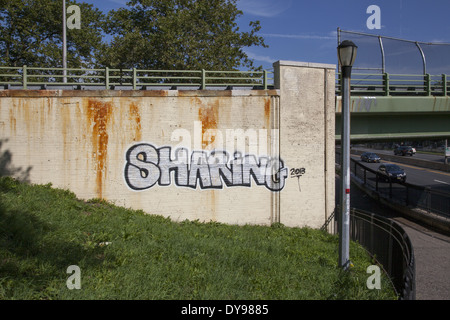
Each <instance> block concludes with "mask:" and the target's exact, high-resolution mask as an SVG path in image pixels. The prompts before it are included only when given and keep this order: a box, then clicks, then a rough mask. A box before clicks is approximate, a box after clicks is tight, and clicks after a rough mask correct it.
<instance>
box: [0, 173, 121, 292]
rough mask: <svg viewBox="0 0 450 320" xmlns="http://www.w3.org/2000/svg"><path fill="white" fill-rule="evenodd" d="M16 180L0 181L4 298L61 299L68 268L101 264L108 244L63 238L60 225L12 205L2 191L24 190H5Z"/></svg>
mask: <svg viewBox="0 0 450 320" xmlns="http://www.w3.org/2000/svg"><path fill="white" fill-rule="evenodd" d="M13 181H14V180H12V179H3V180H2V181H1V183H0V299H58V297H59V292H61V290H66V289H67V287H66V280H67V279H68V277H69V276H70V275H71V273H69V274H68V273H67V268H68V267H69V266H70V265H79V264H80V263H81V264H82V266H80V268H96V267H101V265H102V262H103V260H104V258H105V255H104V248H102V247H87V246H84V245H83V244H82V243H81V242H77V243H76V242H75V241H70V240H66V239H61V238H59V237H58V236H57V235H58V230H57V227H56V226H54V225H52V224H50V223H48V222H45V221H43V220H41V219H40V218H39V217H37V215H36V214H34V213H33V212H32V211H31V210H28V209H25V210H24V209H20V210H17V209H12V208H8V206H7V205H6V203H3V202H2V200H3V199H4V198H3V197H2V193H3V194H5V193H6V192H18V193H20V191H19V190H15V189H14V188H11V187H10V188H9V189H10V190H9V191H5V189H8V186H7V185H5V184H8V182H10V184H11V185H13V184H14V182H13ZM2 198H3V199H2ZM7 208H8V209H7ZM111 258H112V257H111Z"/></svg>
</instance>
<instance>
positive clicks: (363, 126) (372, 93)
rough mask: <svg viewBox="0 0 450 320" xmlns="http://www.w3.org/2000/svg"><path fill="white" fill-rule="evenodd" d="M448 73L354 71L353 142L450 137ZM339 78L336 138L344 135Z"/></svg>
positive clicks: (352, 98)
mask: <svg viewBox="0 0 450 320" xmlns="http://www.w3.org/2000/svg"><path fill="white" fill-rule="evenodd" d="M448 79H449V76H448V75H445V74H442V75H436V76H435V75H429V74H426V75H404V74H403V75H402V74H388V73H384V74H366V73H354V74H352V79H351V103H350V112H351V135H350V138H351V140H352V141H371V140H404V139H408V140H412V139H413V140H423V139H441V138H442V139H445V138H450V98H449V95H450V82H449V80H448ZM340 89H341V85H340V79H339V75H338V79H337V80H336V140H340V135H341V111H342V103H341V97H340Z"/></svg>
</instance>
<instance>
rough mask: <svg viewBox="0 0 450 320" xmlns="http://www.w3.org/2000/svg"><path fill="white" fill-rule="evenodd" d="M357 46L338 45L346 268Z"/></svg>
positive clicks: (342, 245)
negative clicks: (352, 94)
mask: <svg viewBox="0 0 450 320" xmlns="http://www.w3.org/2000/svg"><path fill="white" fill-rule="evenodd" d="M357 48H358V47H357V46H356V45H355V44H354V43H353V42H352V41H349V40H345V41H342V42H341V44H340V45H339V46H338V48H337V49H338V58H339V65H340V67H341V74H342V82H341V83H342V88H341V94H342V113H341V114H342V116H341V121H342V128H341V129H342V131H341V206H340V215H339V266H340V267H342V268H343V269H344V270H346V269H347V268H348V267H349V264H350V254H349V251H350V107H349V106H350V78H351V73H352V66H353V63H354V62H355V58H356V51H357Z"/></svg>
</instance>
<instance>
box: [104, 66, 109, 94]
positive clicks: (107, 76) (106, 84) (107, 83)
mask: <svg viewBox="0 0 450 320" xmlns="http://www.w3.org/2000/svg"><path fill="white" fill-rule="evenodd" d="M105 89H106V90H108V89H109V68H108V67H106V68H105Z"/></svg>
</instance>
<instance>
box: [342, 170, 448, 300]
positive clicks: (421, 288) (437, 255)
mask: <svg viewBox="0 0 450 320" xmlns="http://www.w3.org/2000/svg"><path fill="white" fill-rule="evenodd" d="M337 179H338V178H337ZM338 188H339V182H338V180H337V181H336V200H337V201H338V200H339V190H338ZM350 202H351V207H353V208H358V209H362V210H366V211H369V212H373V213H376V214H379V215H383V216H385V217H388V218H391V219H394V220H395V221H396V222H398V223H399V224H401V226H402V227H403V228H404V230H405V231H406V232H407V234H408V236H409V238H410V239H411V242H412V245H413V249H414V256H415V259H416V299H417V300H450V275H449V273H450V237H449V236H446V235H443V234H440V233H437V232H435V231H432V230H430V229H428V228H427V227H425V226H423V225H420V224H417V223H415V222H413V221H411V220H408V219H406V218H404V217H402V216H401V215H399V214H398V213H397V212H395V211H393V210H392V209H390V208H387V207H385V206H383V205H381V204H380V203H378V202H376V201H374V200H372V198H370V197H369V196H367V195H366V194H365V193H364V192H363V191H361V190H360V189H359V188H358V187H357V186H356V185H354V184H352V187H351V193H350Z"/></svg>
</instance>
